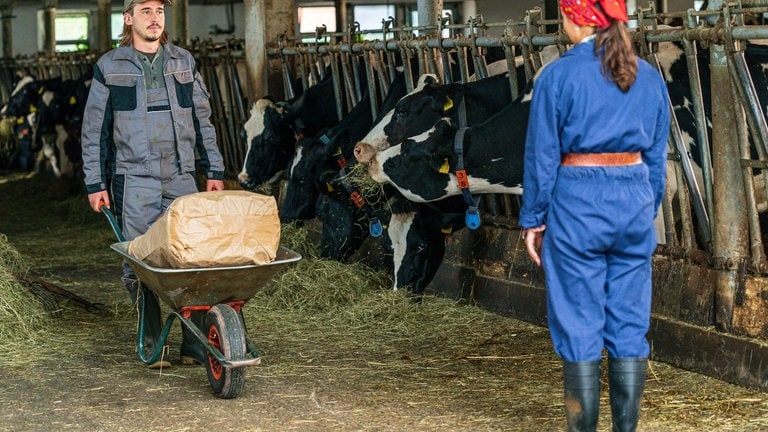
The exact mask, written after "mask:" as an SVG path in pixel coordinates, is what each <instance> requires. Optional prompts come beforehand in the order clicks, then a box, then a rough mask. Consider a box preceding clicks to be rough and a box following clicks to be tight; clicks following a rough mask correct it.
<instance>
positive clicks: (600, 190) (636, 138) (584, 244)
mask: <svg viewBox="0 0 768 432" xmlns="http://www.w3.org/2000/svg"><path fill="white" fill-rule="evenodd" d="M560 9H561V11H562V13H563V28H564V29H565V32H566V34H567V35H568V37H569V38H570V39H571V41H572V42H573V43H574V46H573V47H572V48H571V49H570V50H568V51H567V52H566V53H565V54H564V55H563V56H562V57H561V58H560V59H558V60H556V61H554V62H552V63H550V64H549V65H547V66H546V67H545V68H544V69H543V70H542V71H541V73H540V75H539V77H538V79H537V80H536V83H535V86H534V87H535V88H534V92H533V100H532V102H531V115H530V119H529V123H528V133H527V141H526V147H525V177H524V183H523V186H524V193H523V208H522V210H521V212H520V226H521V227H523V229H524V231H523V232H524V237H525V243H526V247H527V249H528V254H529V255H530V256H531V258H532V259H533V261H534V262H536V264H538V265H543V269H544V275H545V281H546V288H547V310H548V324H549V330H550V334H551V337H552V342H553V344H554V348H555V351H556V353H557V354H558V355H559V356H560V357H561V358H562V359H563V373H564V388H565V408H566V421H567V425H568V430H569V431H594V430H595V429H596V427H597V421H598V405H599V400H600V362H601V358H602V352H603V349H605V350H606V351H607V353H608V368H609V385H610V399H611V412H612V418H613V430H614V431H634V430H635V429H636V427H637V419H638V414H639V410H640V401H641V397H642V393H643V384H644V382H645V372H646V368H647V358H648V355H649V353H650V348H649V344H648V341H647V340H646V333H647V332H648V328H649V325H650V309H651V256H652V254H653V251H654V249H655V247H656V234H655V229H654V226H653V219H654V218H655V216H656V212H657V211H658V207H659V204H660V203H661V199H662V196H663V194H664V182H665V174H666V156H667V135H668V131H669V104H668V97H667V90H666V87H665V84H664V82H663V80H662V78H661V76H660V74H659V73H658V72H657V71H656V70H654V69H653V68H652V67H651V66H650V65H649V64H648V63H647V62H645V61H643V60H642V59H639V58H637V56H636V55H635V52H634V47H633V45H632V42H631V39H630V37H629V34H628V31H627V29H626V27H625V23H626V22H627V13H626V5H625V3H624V1H623V0H618V1H617V0H560Z"/></svg>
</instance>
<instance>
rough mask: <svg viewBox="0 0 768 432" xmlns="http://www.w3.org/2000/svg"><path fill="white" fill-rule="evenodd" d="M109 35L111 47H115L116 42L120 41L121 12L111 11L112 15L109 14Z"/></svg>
mask: <svg viewBox="0 0 768 432" xmlns="http://www.w3.org/2000/svg"><path fill="white" fill-rule="evenodd" d="M109 25H110V36H109V38H110V39H111V40H112V47H113V48H114V47H116V46H117V43H118V42H119V41H120V34H121V33H122V32H123V13H122V12H112V15H111V16H110V21H109Z"/></svg>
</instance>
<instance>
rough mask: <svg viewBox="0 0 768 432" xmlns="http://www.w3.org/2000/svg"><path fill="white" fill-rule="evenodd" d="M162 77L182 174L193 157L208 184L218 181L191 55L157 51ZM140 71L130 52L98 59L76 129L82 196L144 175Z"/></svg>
mask: <svg viewBox="0 0 768 432" xmlns="http://www.w3.org/2000/svg"><path fill="white" fill-rule="evenodd" d="M163 48H164V55H163V75H164V76H165V86H166V89H167V90H168V98H169V102H170V106H171V116H172V118H173V129H174V133H175V136H176V151H177V153H178V157H179V162H180V164H181V166H180V167H179V169H180V170H181V171H182V172H193V171H195V151H197V153H198V156H199V157H200V165H201V166H202V168H203V169H204V170H205V175H206V177H207V178H208V179H223V178H224V163H223V160H222V157H221V153H220V152H219V150H218V147H217V145H216V130H215V129H214V127H213V124H211V121H210V115H211V107H210V103H209V102H208V92H207V90H206V89H205V85H204V84H203V81H202V77H201V76H200V73H198V72H197V70H196V67H195V60H194V58H193V57H192V55H191V54H190V53H189V52H188V51H187V50H184V49H182V48H179V47H176V46H174V45H172V44H166V45H163ZM148 124H149V123H148V118H147V89H146V83H145V78H144V71H143V69H142V66H141V62H140V61H139V58H138V57H137V55H136V52H135V51H134V49H133V48H132V47H131V46H120V47H117V48H115V49H113V50H111V51H109V52H107V53H106V54H104V55H103V56H102V57H101V58H100V59H99V60H98V62H97V63H96V65H95V66H94V74H93V82H92V83H91V88H90V92H89V94H88V101H87V102H86V105H85V116H84V119H83V128H82V136H81V139H82V152H83V171H84V174H85V186H86V190H87V192H88V193H94V192H99V191H103V190H106V189H107V179H108V177H109V176H111V175H113V174H128V175H149V173H150V147H149V134H148V133H147V130H148Z"/></svg>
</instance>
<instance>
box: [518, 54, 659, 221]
mask: <svg viewBox="0 0 768 432" xmlns="http://www.w3.org/2000/svg"><path fill="white" fill-rule="evenodd" d="M594 50H595V44H594V42H583V43H580V44H577V45H575V46H573V47H572V48H571V49H569V50H568V51H566V52H565V54H563V56H562V57H561V58H559V59H557V60H555V61H553V62H552V63H549V64H548V65H547V66H545V67H544V68H543V69H542V70H541V72H540V75H539V76H538V78H537V79H536V82H535V85H534V90H533V99H532V100H531V114H530V117H529V119H528V130H527V135H526V143H525V168H524V176H523V208H522V209H521V211H520V219H519V225H520V226H521V227H523V228H533V227H538V226H541V225H542V224H544V223H546V215H547V211H548V209H549V203H550V201H551V198H552V193H553V190H554V187H555V181H556V179H557V171H558V166H559V165H560V157H561V154H565V153H620V152H640V153H641V154H642V158H643V163H645V164H646V165H647V167H648V174H649V177H650V182H651V187H652V190H653V193H654V198H655V209H656V211H658V207H659V204H661V199H662V198H663V196H664V186H665V181H666V174H667V171H666V160H667V151H668V150H667V136H668V134H669V123H670V117H669V116H670V109H669V102H668V95H667V87H666V85H665V83H664V80H663V79H662V77H661V75H660V74H659V72H658V71H657V70H655V69H654V68H653V67H652V66H651V65H650V64H648V63H647V62H646V61H644V60H642V59H639V58H638V61H637V79H636V80H635V82H634V84H633V85H632V87H631V88H630V89H629V91H628V92H626V93H624V92H622V91H621V89H620V88H619V87H618V86H617V85H616V84H615V83H613V82H612V81H610V80H608V79H607V78H605V76H604V75H603V74H602V73H601V70H600V67H601V64H600V58H599V57H597V56H596V55H595V53H594Z"/></svg>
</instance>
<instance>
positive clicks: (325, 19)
mask: <svg viewBox="0 0 768 432" xmlns="http://www.w3.org/2000/svg"><path fill="white" fill-rule="evenodd" d="M298 19H299V33H301V34H302V36H304V37H303V38H302V41H303V42H310V43H312V42H315V37H314V34H315V30H316V29H317V28H318V27H323V26H325V27H326V31H327V32H335V31H336V8H335V7H333V6H299V8H298ZM308 35H313V36H311V37H307V36H308Z"/></svg>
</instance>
